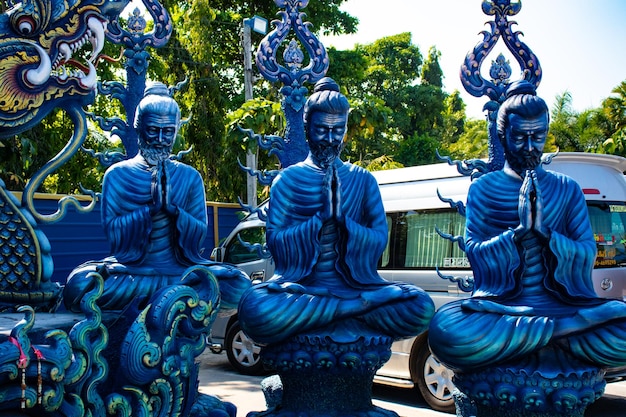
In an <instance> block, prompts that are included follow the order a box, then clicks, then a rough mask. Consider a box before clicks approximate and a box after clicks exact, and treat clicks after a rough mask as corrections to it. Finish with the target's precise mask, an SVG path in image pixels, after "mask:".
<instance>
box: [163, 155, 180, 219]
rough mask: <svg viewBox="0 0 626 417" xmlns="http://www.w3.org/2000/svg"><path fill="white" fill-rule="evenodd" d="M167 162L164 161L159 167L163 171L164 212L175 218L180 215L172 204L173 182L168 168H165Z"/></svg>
mask: <svg viewBox="0 0 626 417" xmlns="http://www.w3.org/2000/svg"><path fill="white" fill-rule="evenodd" d="M165 162H166V161H163V162H162V163H159V166H160V167H161V171H162V176H161V181H162V184H163V200H162V201H163V210H165V212H166V213H167V214H168V215H170V216H175V215H177V214H178V207H176V206H175V205H174V204H173V203H172V199H171V197H170V196H171V194H172V193H171V191H172V187H171V180H170V173H169V171H168V170H167V167H166V166H165Z"/></svg>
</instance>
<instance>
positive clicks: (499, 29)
mask: <svg viewBox="0 0 626 417" xmlns="http://www.w3.org/2000/svg"><path fill="white" fill-rule="evenodd" d="M521 9H522V2H521V1H517V2H511V0H485V1H483V3H482V10H483V12H484V13H485V14H486V15H488V16H493V21H492V22H487V23H488V24H489V28H490V30H489V31H487V30H484V31H482V32H481V34H482V35H483V39H482V41H480V42H478V43H477V44H476V46H475V47H474V49H472V50H471V51H470V52H469V53H468V54H467V56H466V57H465V60H464V61H463V64H462V65H461V72H460V77H461V82H462V83H463V87H464V88H465V91H467V92H468V93H469V94H471V95H472V96H474V97H483V96H486V97H487V98H489V101H488V102H487V103H486V104H485V106H484V107H483V109H484V110H487V121H488V128H489V159H488V163H487V166H484V163H483V164H479V165H477V166H476V171H477V172H478V173H480V174H482V173H485V172H489V171H494V170H498V169H501V168H502V167H503V166H504V150H503V149H502V146H501V145H500V142H499V140H498V138H497V134H496V131H495V129H496V127H495V117H496V115H497V113H498V109H499V108H500V104H502V102H503V101H504V99H505V98H506V97H505V95H506V89H507V88H508V86H509V85H510V84H511V82H512V81H511V80H510V77H511V74H512V70H511V66H510V64H509V62H508V61H507V60H506V58H505V57H504V55H502V54H499V55H498V57H496V59H495V60H494V61H492V62H491V67H490V69H489V76H490V77H491V79H490V80H487V79H485V78H483V76H482V75H481V68H482V66H483V64H484V63H485V60H486V59H487V57H488V56H489V54H490V52H491V51H492V50H493V48H494V47H495V45H496V44H497V43H498V41H499V40H500V39H502V41H503V42H504V45H505V46H506V48H507V49H508V51H509V52H510V53H511V54H512V55H513V57H514V58H515V60H516V61H517V63H518V65H519V66H520V70H521V79H524V80H526V81H528V82H530V83H531V84H533V85H534V86H535V88H537V87H539V84H540V83H541V76H542V71H541V65H540V64H539V59H538V58H537V56H535V54H534V53H533V51H532V50H531V49H530V48H529V47H528V46H527V45H526V44H525V43H524V42H522V41H521V39H520V35H523V33H522V32H519V31H515V30H514V29H513V25H516V24H517V23H516V22H515V21H510V20H509V17H510V16H515V15H516V14H518V13H519V12H520V10H521ZM514 81H515V80H514ZM476 163H478V161H476ZM468 165H470V166H471V165H472V162H469V163H468Z"/></svg>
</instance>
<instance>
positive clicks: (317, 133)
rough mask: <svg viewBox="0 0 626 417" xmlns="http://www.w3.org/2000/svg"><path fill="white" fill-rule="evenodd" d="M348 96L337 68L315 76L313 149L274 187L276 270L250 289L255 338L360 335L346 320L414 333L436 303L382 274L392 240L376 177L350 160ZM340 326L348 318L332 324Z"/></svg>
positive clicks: (307, 116) (248, 324) (245, 314)
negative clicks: (332, 74)
mask: <svg viewBox="0 0 626 417" xmlns="http://www.w3.org/2000/svg"><path fill="white" fill-rule="evenodd" d="M349 109H350V107H349V103H348V100H347V99H346V97H345V96H343V95H342V94H341V93H340V92H339V86H338V85H337V84H336V83H335V82H334V81H333V80H332V79H330V78H323V79H321V80H320V81H318V82H317V84H316V85H315V90H314V92H313V94H312V95H311V96H310V97H309V99H308V100H307V102H306V104H305V108H304V121H305V132H306V136H307V141H308V144H309V148H310V152H309V155H308V157H307V159H306V160H305V161H303V162H300V163H297V164H295V165H292V166H289V167H287V168H285V169H284V170H283V171H282V172H281V173H280V174H279V175H278V176H277V178H276V179H275V180H274V182H273V184H272V188H271V191H270V201H269V209H268V218H267V245H268V248H269V250H270V251H271V253H272V255H273V257H274V260H275V262H276V273H275V275H274V276H273V277H272V278H271V279H270V280H269V281H267V282H265V283H262V284H259V285H255V286H253V287H251V288H250V289H249V290H247V291H246V292H245V293H244V296H243V297H242V300H241V302H240V304H239V317H240V322H241V324H242V327H243V329H244V331H245V332H246V333H247V334H248V335H249V336H250V337H251V338H252V339H254V340H255V341H256V342H258V343H263V344H276V343H280V342H283V341H285V340H288V339H289V338H290V337H292V336H294V335H297V334H303V333H308V332H314V331H316V332H321V333H324V332H329V333H333V336H332V337H333V340H335V341H339V342H353V341H355V340H357V339H358V338H359V337H360V336H361V333H360V331H359V329H358V328H352V327H351V325H346V326H343V327H341V323H342V322H345V321H346V320H350V319H352V320H354V321H353V322H350V323H357V322H358V323H362V324H363V325H364V327H367V328H369V329H372V330H373V331H375V332H380V334H384V335H387V336H390V337H392V338H403V337H409V336H414V335H416V334H418V333H420V332H422V331H423V330H425V329H426V327H427V326H428V322H429V321H430V318H431V317H432V315H433V313H434V305H433V302H432V300H431V299H430V297H429V296H428V295H427V294H426V293H425V292H424V291H422V290H421V289H419V288H417V287H415V286H412V285H408V284H402V283H392V282H388V281H386V280H384V279H383V278H382V277H380V276H379V275H378V272H377V263H378V260H379V258H380V256H381V254H382V252H383V250H384V249H385V245H386V242H387V233H388V232H387V223H386V220H385V219H386V218H385V212H384V209H383V205H382V200H381V197H380V192H379V190H378V185H377V183H376V180H375V179H374V177H373V176H372V175H371V174H370V173H369V172H367V171H366V170H364V169H362V168H360V167H357V166H355V165H352V164H350V163H346V162H342V161H341V160H340V159H339V155H340V153H341V151H342V149H343V146H344V142H343V141H344V137H345V134H346V129H347V121H348V112H349ZM333 326H339V327H337V328H336V331H334V332H333V331H332V329H333Z"/></svg>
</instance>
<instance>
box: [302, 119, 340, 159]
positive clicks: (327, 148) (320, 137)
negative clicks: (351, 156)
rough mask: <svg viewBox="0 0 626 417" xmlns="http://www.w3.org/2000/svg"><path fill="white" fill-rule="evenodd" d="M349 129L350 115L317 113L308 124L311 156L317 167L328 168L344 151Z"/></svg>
mask: <svg viewBox="0 0 626 417" xmlns="http://www.w3.org/2000/svg"><path fill="white" fill-rule="evenodd" d="M347 129H348V115H347V114H334V113H325V112H320V111H317V112H315V113H312V114H311V116H310V118H309V121H308V123H307V133H308V141H309V148H310V149H311V156H312V158H313V161H314V162H315V164H316V165H317V166H319V167H320V168H322V169H326V168H328V167H329V166H330V165H331V164H332V163H333V162H334V161H335V160H336V159H337V158H338V157H339V155H340V154H341V151H342V150H343V138H344V137H345V135H346V131H347Z"/></svg>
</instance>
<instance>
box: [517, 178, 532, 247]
mask: <svg viewBox="0 0 626 417" xmlns="http://www.w3.org/2000/svg"><path fill="white" fill-rule="evenodd" d="M533 192H534V191H533V182H532V179H531V176H530V173H529V172H528V171H527V172H526V174H525V175H524V182H523V183H522V186H521V187H520V191H519V203H518V206H517V212H518V214H519V226H517V227H516V228H515V230H514V231H515V238H516V239H521V238H522V237H523V236H524V235H526V233H528V231H530V230H531V229H532V225H533V207H532V194H533Z"/></svg>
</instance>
